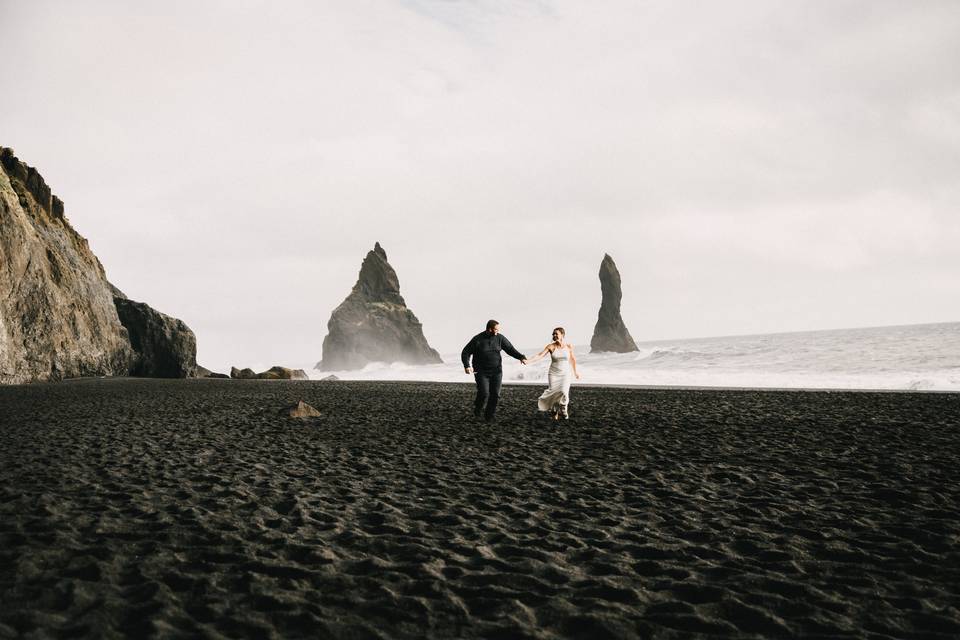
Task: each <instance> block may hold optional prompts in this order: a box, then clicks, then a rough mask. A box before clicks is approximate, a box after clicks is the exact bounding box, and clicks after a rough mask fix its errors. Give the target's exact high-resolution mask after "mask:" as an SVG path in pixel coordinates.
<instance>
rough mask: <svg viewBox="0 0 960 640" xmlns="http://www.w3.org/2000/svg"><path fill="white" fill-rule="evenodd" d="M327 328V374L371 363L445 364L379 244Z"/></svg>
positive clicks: (323, 362) (323, 367) (324, 364)
mask: <svg viewBox="0 0 960 640" xmlns="http://www.w3.org/2000/svg"><path fill="white" fill-rule="evenodd" d="M327 329H328V333H327V337H325V338H324V339H323V359H322V360H321V361H320V362H318V363H317V366H316V368H317V369H321V370H324V371H338V370H351V369H360V368H363V367H364V366H365V365H366V364H368V363H370V362H404V363H407V364H436V363H441V362H443V361H442V360H441V359H440V354H439V353H437V351H436V350H435V349H433V348H431V347H430V345H429V344H427V339H426V338H425V337H424V336H423V325H421V324H420V321H419V320H417V316H415V315H413V312H412V311H411V310H410V309H408V308H407V304H406V303H405V302H404V300H403V296H401V295H400V281H399V280H398V279H397V272H396V271H394V270H393V267H391V266H390V263H389V262H387V253H386V252H385V251H384V250H383V247H381V246H380V243H379V242H378V243H376V244H375V245H374V247H373V251H370V252H369V253H367V257H366V258H364V260H363V265H362V266H361V267H360V277H359V278H358V279H357V283H356V284H355V285H353V290H352V291H351V292H350V295H349V296H347V298H346V300H344V301H343V302H342V303H340V306H339V307H337V308H336V309H334V311H333V314H331V316H330V321H329V322H328V323H327Z"/></svg>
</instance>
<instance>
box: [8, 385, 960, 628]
mask: <svg viewBox="0 0 960 640" xmlns="http://www.w3.org/2000/svg"><path fill="white" fill-rule="evenodd" d="M540 391H541V389H540V388H539V387H522V386H521V387H507V388H505V390H504V395H503V402H502V405H501V412H500V421H499V422H498V423H497V424H495V425H486V424H483V423H478V422H475V421H474V420H473V418H472V417H468V416H469V404H470V401H471V396H472V393H473V389H472V386H471V385H466V384H464V385H457V384H434V383H422V384H417V383H377V382H333V383H330V382H327V383H323V382H267V381H236V380H186V381H151V380H88V381H74V382H66V383H62V384H57V385H53V384H51V385H35V386H17V387H4V388H0V463H2V464H0V479H2V487H0V603H2V606H0V637H18V636H21V635H22V636H35V637H77V636H81V637H82V636H97V637H101V636H106V637H120V636H137V637H139V636H146V635H149V634H151V633H152V634H156V635H159V636H164V637H166V636H180V635H189V636H194V635H200V636H210V637H230V638H233V637H277V638H280V637H296V636H311V637H335V638H367V637H417V636H421V635H427V636H432V637H491V638H513V637H525V636H526V637H545V638H552V637H589V638H604V637H645V636H656V637H677V638H681V637H682V638H685V637H690V636H691V635H695V634H703V635H705V636H711V635H712V636H718V637H722V636H749V637H761V636H763V637H784V636H799V637H822V638H827V637H829V638H836V637H841V638H844V637H864V638H934V637H942V638H956V637H958V636H960V610H958V606H960V546H958V544H960V513H958V509H960V506H958V505H960V394H933V393H927V394H922V393H862V392H860V393H857V392H852V393H846V392H833V393H829V392H789V391H765V392H763V391H717V390H711V391H705V390H669V389H656V390H649V389H633V390H630V389H601V388H584V387H574V391H573V400H574V403H573V405H572V407H573V416H572V418H571V420H570V421H569V422H568V423H565V424H561V425H559V426H558V425H555V424H553V423H546V422H540V421H538V420H537V419H535V417H534V416H533V411H532V409H533V407H534V406H535V399H536V397H537V395H538V394H539V393H540ZM301 398H302V399H304V400H305V401H307V402H309V403H311V404H312V405H314V406H315V407H317V408H318V409H319V410H320V411H321V412H323V416H322V417H320V418H314V419H310V420H306V421H296V420H291V419H289V418H283V417H280V416H279V415H278V411H279V410H280V409H282V408H283V407H285V406H287V405H289V404H293V403H295V402H296V401H297V400H299V399H301Z"/></svg>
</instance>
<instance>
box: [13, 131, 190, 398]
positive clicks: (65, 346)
mask: <svg viewBox="0 0 960 640" xmlns="http://www.w3.org/2000/svg"><path fill="white" fill-rule="evenodd" d="M121 320H122V321H121ZM131 340H132V344H131ZM191 368H192V369H191ZM195 368H196V340H195V338H194V337H193V332H192V331H190V329H189V328H188V327H187V326H186V325H184V324H183V323H182V322H180V321H179V320H176V319H175V318H170V317H168V316H165V315H163V314H161V313H159V312H157V311H155V310H153V309H151V308H150V307H148V306H147V305H145V304H142V303H135V302H132V301H129V300H127V299H126V296H124V295H123V294H122V293H121V292H120V291H118V290H117V289H116V288H114V287H113V285H111V284H110V283H109V282H108V281H107V279H106V275H105V273H104V269H103V265H101V264H100V261H99V260H98V259H97V257H96V256H95V255H94V254H93V252H92V251H90V247H89V245H88V244H87V241H86V240H85V239H84V238H83V237H81V236H80V234H78V233H77V232H76V231H75V230H74V229H73V227H71V226H70V223H69V222H68V221H67V219H66V218H65V217H64V212H63V202H61V201H60V199H59V198H57V197H56V196H55V195H53V194H52V193H51V191H50V187H48V186H47V184H46V182H44V180H43V178H42V177H41V176H40V174H39V173H38V172H37V171H36V169H34V168H33V167H30V166H27V165H26V164H24V163H22V162H21V161H20V160H18V159H17V157H16V156H15V155H14V153H13V150H11V149H8V148H5V147H0V383H7V384H10V383H13V384H15V383H23V382H35V381H45V380H59V379H62V378H72V377H81V376H122V375H144V376H157V377H184V376H192V375H194V373H193V371H195Z"/></svg>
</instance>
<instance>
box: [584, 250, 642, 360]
mask: <svg viewBox="0 0 960 640" xmlns="http://www.w3.org/2000/svg"><path fill="white" fill-rule="evenodd" d="M600 293H601V296H602V298H601V301H600V313H599V314H598V316H597V326H596V327H594V329H593V338H592V339H591V340H590V352H591V353H593V352H595V351H615V352H617V353H627V352H628V351H639V349H638V348H637V343H636V342H634V340H633V337H632V336H631V335H630V332H629V331H627V327H626V325H625V324H624V323H623V318H622V317H621V316H620V301H621V299H622V298H623V291H622V290H621V288H620V272H619V271H618V270H617V265H616V263H615V262H614V261H613V258H611V257H610V256H609V255H607V254H604V255H603V261H602V262H601V263H600Z"/></svg>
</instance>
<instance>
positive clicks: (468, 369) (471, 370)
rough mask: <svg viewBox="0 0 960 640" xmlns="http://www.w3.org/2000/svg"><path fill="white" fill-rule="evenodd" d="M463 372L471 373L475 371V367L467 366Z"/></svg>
mask: <svg viewBox="0 0 960 640" xmlns="http://www.w3.org/2000/svg"><path fill="white" fill-rule="evenodd" d="M463 372H464V373H466V374H468V375H469V374H471V373H473V369H472V368H470V367H467V368H465V369H464V370H463Z"/></svg>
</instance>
